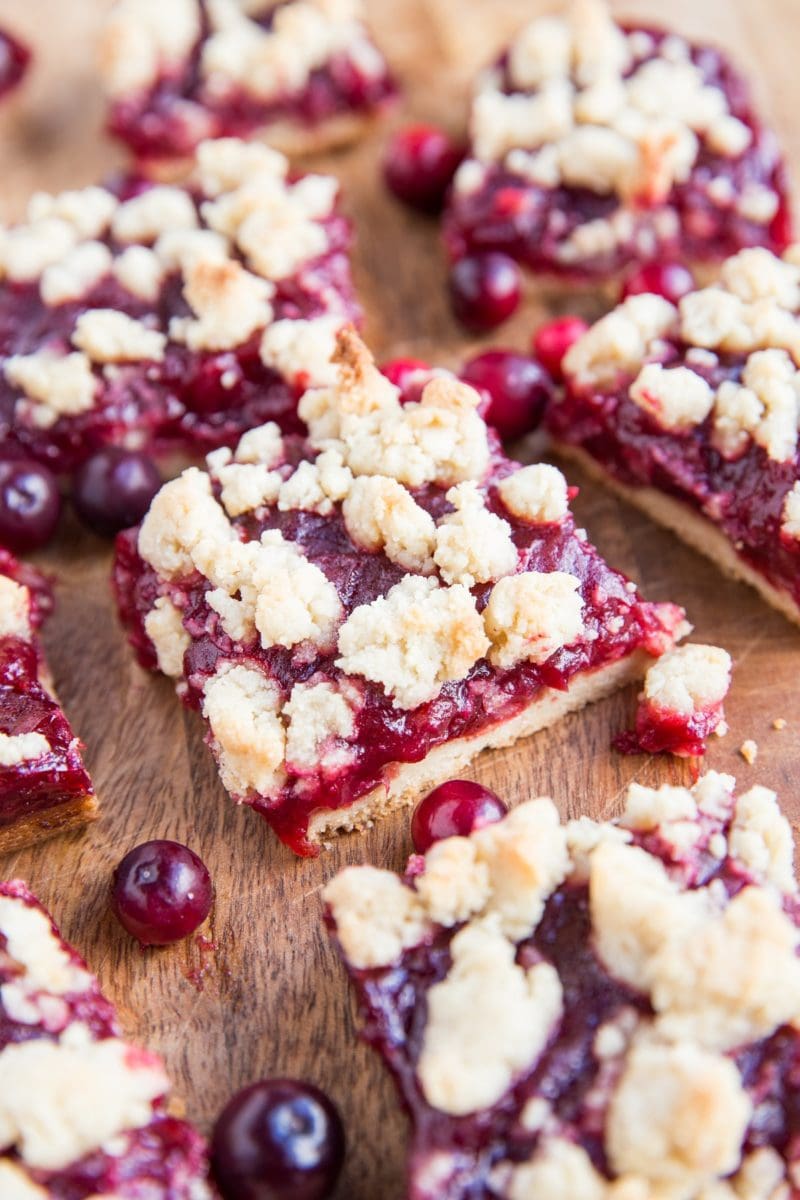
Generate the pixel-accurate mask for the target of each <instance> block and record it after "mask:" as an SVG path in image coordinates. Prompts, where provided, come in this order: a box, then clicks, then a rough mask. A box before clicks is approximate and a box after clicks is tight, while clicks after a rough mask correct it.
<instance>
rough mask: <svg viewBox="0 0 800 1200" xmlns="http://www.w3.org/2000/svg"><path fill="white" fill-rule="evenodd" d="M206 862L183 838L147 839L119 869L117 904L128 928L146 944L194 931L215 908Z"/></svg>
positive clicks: (157, 943)
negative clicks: (180, 840) (184, 843)
mask: <svg viewBox="0 0 800 1200" xmlns="http://www.w3.org/2000/svg"><path fill="white" fill-rule="evenodd" d="M213 895H214V890H213V887H212V885H211V876H210V875H209V873H208V870H207V868H206V865H205V863H204V862H203V861H202V859H200V858H198V857H197V855H196V854H195V853H194V851H193V850H190V849H189V847H188V846H182V845H181V844H180V842H166V841H156V842H143V843H142V844H141V846H136V847H135V849H133V850H131V851H130V852H129V853H128V854H126V855H125V857H124V858H123V860H122V862H121V863H120V864H119V866H118V867H117V869H116V871H115V872H114V880H113V883H112V887H111V903H112V906H113V908H114V911H115V912H116V914H117V917H118V918H119V922H120V924H121V925H122V927H123V929H126V930H127V931H128V933H129V934H131V936H132V937H135V938H137V939H138V940H139V941H140V942H141V943H142V945H143V946H168V945H169V944H170V943H171V942H177V941H180V939H181V938H185V937H188V936H189V934H190V933H194V931H195V929H197V927H198V925H202V923H203V921H205V919H206V917H207V916H208V914H209V912H210V910H211V901H212V899H213Z"/></svg>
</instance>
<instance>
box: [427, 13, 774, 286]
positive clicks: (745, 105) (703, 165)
mask: <svg viewBox="0 0 800 1200" xmlns="http://www.w3.org/2000/svg"><path fill="white" fill-rule="evenodd" d="M628 32H634V31H633V30H628ZM641 32H645V33H646V34H647V35H648V36H649V37H651V38H652V39H653V50H652V51H651V53H650V54H649V55H647V56H645V57H642V58H640V59H638V60H637V62H636V64H635V65H636V66H640V65H641V63H642V62H645V61H647V59H649V58H653V57H655V56H656V55H657V53H658V47H659V46H660V44H661V43H662V42H663V40H664V39H665V37H667V36H668V35H667V34H666V33H664V32H663V31H660V30H654V29H646V30H644V31H641ZM690 52H691V61H692V62H693V63H695V64H696V65H697V66H698V67H699V68H700V70H701V71H702V72H703V75H704V77H705V81H706V83H708V84H711V85H712V86H715V87H718V88H719V89H720V90H721V91H723V92H724V94H725V97H726V99H727V102H728V107H729V110H730V112H731V113H732V115H733V116H735V117H737V118H738V119H739V120H741V121H743V122H744V123H745V124H746V125H747V126H748V128H749V129H750V131H751V133H752V143H751V146H750V148H749V149H748V150H747V151H746V153H745V154H743V155H742V156H741V157H740V158H738V159H729V158H724V157H722V156H720V155H718V154H715V153H712V152H711V150H710V149H709V148H708V147H706V146H702V147H701V150H700V153H699V155H698V157H697V160H696V162H695V164H694V167H693V168H692V171H691V174H690V175H689V178H688V179H687V180H686V181H685V182H684V183H680V184H677V185H675V186H674V187H673V189H672V191H671V192H670V195H669V196H668V198H667V200H666V201H665V203H663V204H659V205H654V206H652V207H650V208H644V207H642V208H640V209H638V210H637V211H636V213H635V214H634V216H635V222H636V224H637V225H638V226H639V228H640V229H641V227H642V225H644V227H645V228H646V229H647V230H648V233H649V236H650V239H651V240H652V243H653V244H652V253H646V254H643V253H642V250H641V248H640V246H639V245H637V237H635V236H632V237H631V239H630V240H629V241H628V242H625V241H622V242H620V243H617V245H616V246H615V247H614V248H613V249H609V250H608V251H607V252H605V253H598V254H597V255H596V256H594V257H590V258H583V259H581V260H579V261H578V262H576V263H574V264H569V265H566V264H565V263H564V262H563V260H562V259H560V258H559V253H558V252H559V249H560V247H561V246H562V245H563V243H564V242H565V241H566V240H567V239H568V238H569V237H570V236H571V234H573V233H574V232H575V230H576V229H577V228H578V227H579V226H581V225H584V224H586V223H587V222H589V221H594V220H597V219H601V218H605V219H608V218H610V217H611V216H613V215H614V213H615V212H617V211H618V210H619V209H620V207H621V206H620V202H619V200H618V199H617V198H616V197H614V196H601V195H598V194H596V193H594V192H591V191H589V190H587V189H585V188H577V187H566V186H559V187H554V188H547V187H542V186H540V185H537V184H535V183H533V182H532V181H531V180H530V179H526V178H524V177H523V176H521V175H519V174H514V173H513V172H512V171H510V170H508V169H507V168H506V167H504V166H503V165H502V164H498V165H494V166H491V167H489V168H488V173H487V175H486V178H485V181H484V182H483V184H482V185H481V186H480V187H479V188H478V189H477V190H476V191H470V192H461V193H459V192H458V190H457V189H456V190H455V191H453V192H452V193H451V199H450V204H449V208H448V210H447V212H446V214H445V221H444V236H445V243H446V245H447V249H448V251H449V253H450V256H451V258H453V259H461V258H463V257H464V256H465V255H467V254H474V253H477V252H484V251H489V250H496V251H502V252H503V253H504V254H508V255H510V256H511V257H512V258H515V259H517V260H518V261H519V262H521V263H523V264H524V265H526V266H527V267H529V268H531V269H532V270H534V271H537V272H548V273H552V274H556V275H561V276H565V277H569V278H577V279H585V278H592V277H600V276H605V275H612V274H616V273H618V272H619V271H621V270H622V269H624V268H625V267H628V266H630V265H631V264H635V263H638V262H641V261H647V260H648V259H650V258H655V257H657V258H659V259H668V260H674V261H677V262H680V261H709V260H718V259H722V258H725V257H727V256H729V255H730V254H733V253H735V252H736V251H737V250H740V249H742V248H743V247H744V246H766V247H768V248H769V249H773V250H775V251H777V252H779V251H781V250H783V249H785V248H786V246H787V245H788V244H789V243H790V241H791V240H792V233H791V215H790V209H789V201H788V194H787V180H786V171H785V167H784V164H783V161H782V159H781V156H780V151H779V148H778V144H777V141H776V139H775V137H774V135H773V134H772V133H771V132H770V131H769V130H767V129H765V128H764V127H763V126H762V124H761V122H760V121H759V119H758V117H757V116H756V115H755V113H754V111H753V107H752V104H751V100H750V96H749V90H748V87H747V85H746V82H745V81H744V79H743V78H742V77H741V76H740V75H739V73H738V72H737V71H736V70H735V68H734V67H733V66H732V65H731V63H730V62H729V61H728V60H727V59H726V57H725V56H724V55H723V54H722V53H721V52H720V51H718V50H716V49H715V48H713V47H708V46H691V47H690ZM632 69H633V68H632ZM499 70H500V71H501V72H503V73H504V77H505V86H506V89H507V90H511V89H510V80H509V78H508V72H507V60H506V59H505V58H504V59H502V60H501V61H500V64H499ZM717 178H723V179H727V180H728V181H729V183H730V188H731V194H732V195H733V196H739V195H741V194H742V191H743V189H744V187H745V186H746V185H747V184H753V183H757V184H760V185H762V186H764V187H767V188H769V189H770V190H771V191H773V192H774V193H775V194H776V196H777V198H778V201H779V205H778V210H777V212H776V214H775V216H774V217H773V219H772V221H771V222H770V224H769V225H759V224H757V223H756V222H754V221H752V220H749V219H747V218H746V217H745V216H743V215H740V214H739V213H738V212H737V210H736V208H735V207H733V206H732V205H728V206H725V205H722V204H719V203H715V202H714V201H713V199H712V198H711V196H710V195H709V192H708V184H709V182H710V180H712V179H717ZM667 210H672V211H673V212H674V213H675V214H676V216H677V223H676V229H677V230H678V232H676V233H673V234H670V233H666V234H665V233H664V231H663V230H659V228H658V227H659V225H660V222H659V221H658V216H659V214H663V213H664V212H665V211H667Z"/></svg>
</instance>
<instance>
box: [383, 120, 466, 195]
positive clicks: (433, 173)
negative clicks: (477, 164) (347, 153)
mask: <svg viewBox="0 0 800 1200" xmlns="http://www.w3.org/2000/svg"><path fill="white" fill-rule="evenodd" d="M463 157H464V149H463V147H462V146H459V145H458V144H457V143H456V142H454V141H453V139H452V138H450V137H448V135H447V134H446V133H444V132H443V130H441V129H436V128H435V127H434V126H432V125H409V127H408V128H407V129H401V130H400V131H399V132H398V133H396V134H395V135H394V137H393V138H392V139H391V141H390V142H389V146H388V148H387V151H386V155H385V157H384V160H383V174H384V178H385V180H386V183H387V186H388V187H389V189H390V190H391V191H392V192H394V194H395V196H397V198H398V200H402V201H403V203H404V204H408V205H410V206H411V208H417V209H419V210H420V211H421V212H427V213H436V212H440V211H441V208H442V205H443V204H444V198H445V194H446V192H447V189H448V187H449V186H450V183H451V181H452V178H453V176H454V175H455V173H456V170H457V168H458V165H459V163H460V162H461V160H462V158H463Z"/></svg>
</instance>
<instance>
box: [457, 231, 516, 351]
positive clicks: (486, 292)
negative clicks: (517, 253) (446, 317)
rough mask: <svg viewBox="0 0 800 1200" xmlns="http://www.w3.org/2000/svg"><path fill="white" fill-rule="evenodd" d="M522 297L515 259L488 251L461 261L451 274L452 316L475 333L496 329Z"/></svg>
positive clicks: (471, 255)
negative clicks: (453, 314)
mask: <svg viewBox="0 0 800 1200" xmlns="http://www.w3.org/2000/svg"><path fill="white" fill-rule="evenodd" d="M521 297H522V282H521V276H520V270H519V267H518V266H517V264H516V263H515V262H514V260H513V258H509V257H508V255H507V254H499V253H498V252H497V251H494V250H489V251H486V252H485V253H481V254H469V255H467V257H466V258H462V259H460V260H459V261H458V262H457V263H456V264H455V266H454V267H453V269H452V271H451V272H450V298H451V301H452V305H453V312H454V313H455V315H456V317H457V318H458V320H459V321H460V322H461V324H462V325H465V326H466V328H467V329H470V330H472V331H473V332H475V333H480V332H481V331H482V330H485V329H494V328H495V326H497V325H500V324H502V322H503V321H505V319H506V318H507V317H510V316H511V314H512V313H513V312H514V310H515V309H516V307H517V305H518V304H519V302H520V299H521Z"/></svg>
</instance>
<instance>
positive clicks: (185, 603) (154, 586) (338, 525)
mask: <svg viewBox="0 0 800 1200" xmlns="http://www.w3.org/2000/svg"><path fill="white" fill-rule="evenodd" d="M508 470H509V467H508V463H507V460H506V459H504V458H502V457H501V456H499V455H498V456H497V457H496V459H495V462H494V466H493V469H492V473H491V475H490V477H489V484H490V489H489V494H488V498H487V503H488V506H489V507H490V508H492V509H494V511H496V512H497V513H498V514H499V515H502V516H503V517H504V518H505V519H506V520H509V523H510V524H511V527H512V532H513V537H514V541H515V543H516V545H517V547H518V548H519V550H520V551H521V552H522V567H521V569H524V570H539V571H553V570H560V571H567V572H570V573H572V574H573V575H575V576H577V577H578V578H579V579H580V581H581V593H582V596H583V600H584V622H585V626H586V633H585V636H584V637H583V638H582V639H581V640H580V641H579V642H577V643H576V644H575V645H573V646H569V647H564V648H563V649H561V650H559V651H558V652H557V653H556V654H554V655H553V656H552V657H551V658H550V659H549V660H548V661H547V662H546V663H544V664H542V665H534V664H533V663H529V662H524V663H521V664H519V665H517V666H516V667H514V668H512V669H510V670H502V671H501V670H499V669H497V668H495V667H492V666H491V665H490V664H489V662H488V661H487V660H486V659H480V660H479V661H478V662H477V663H476V664H475V666H474V667H473V668H472V669H471V670H470V672H469V673H468V675H467V676H466V678H464V679H462V680H458V681H456V682H450V683H446V684H445V685H444V686H443V688H442V690H441V692H440V693H439V695H438V696H437V697H436V698H435V699H434V700H432V701H430V702H429V703H427V704H423V705H421V706H420V707H419V708H416V709H412V710H410V711H409V710H403V709H399V708H395V707H393V705H392V703H391V701H390V700H389V699H387V697H386V696H385V694H384V692H383V690H382V688H380V687H379V686H378V685H377V684H372V683H369V682H367V681H366V680H360V681H359V683H360V686H361V692H362V701H363V703H362V707H361V708H360V710H359V712H358V714H357V717H356V730H355V734H354V736H353V739H352V747H351V750H352V756H351V759H350V761H349V762H348V765H347V766H346V768H344V769H343V770H342V769H340V770H339V772H338V773H332V774H329V775H327V776H314V777H304V778H299V777H291V776H290V777H289V779H288V780H287V782H286V784H285V786H284V787H283V789H282V791H281V794H280V795H279V796H278V798H277V799H275V798H273V799H269V800H267V799H265V798H260V797H258V796H256V797H253V798H248V799H247V803H249V804H251V805H252V807H253V808H255V809H256V810H257V811H259V812H261V813H262V815H263V816H264V817H265V818H266V819H267V821H268V822H269V824H270V825H271V826H272V827H273V829H274V830H275V831H276V833H277V834H278V836H279V837H280V838H281V840H282V841H284V842H286V843H287V844H288V845H289V846H291V847H292V849H293V850H295V851H296V852H297V853H299V854H312V853H316V852H317V848H316V847H315V846H314V845H312V844H311V843H310V842H309V840H308V837H307V832H308V825H309V821H310V819H311V817H312V815H313V814H314V813H315V812H317V811H319V810H320V809H331V808H343V807H346V806H348V805H350V804H352V803H353V802H354V801H355V800H357V799H359V798H360V797H361V796H364V795H366V794H367V793H368V792H369V791H371V790H372V789H373V788H374V787H376V786H377V785H378V784H379V783H380V781H381V778H382V774H383V772H384V770H385V769H386V768H387V767H388V766H389V764H391V763H395V762H400V763H408V762H420V761H421V760H422V759H423V758H425V756H426V755H427V754H428V753H429V752H430V751H431V750H432V749H433V748H434V747H435V746H438V745H441V744H442V743H443V742H446V741H449V740H451V739H454V738H459V737H466V736H469V735H470V734H477V733H479V732H481V731H484V730H486V729H489V728H491V727H492V726H495V725H497V724H498V723H499V722H502V721H507V720H509V719H510V718H512V717H514V716H515V715H516V714H517V713H519V712H520V711H521V710H522V709H523V708H524V707H525V706H526V705H527V704H529V703H530V702H531V701H532V700H533V699H535V698H536V696H537V695H539V694H540V693H541V692H542V691H543V689H545V688H555V689H557V690H559V691H566V690H567V688H568V687H569V684H570V680H571V679H572V678H573V677H574V676H575V675H576V674H578V673H579V672H584V671H593V670H597V669H599V668H600V667H603V666H607V665H608V664H610V663H612V662H615V661H617V660H618V659H620V658H623V657H624V656H626V655H628V654H630V653H632V652H633V651H634V650H637V649H642V648H644V649H647V650H650V651H651V652H652V653H658V652H659V650H660V649H661V648H662V647H663V640H662V639H663V638H664V634H665V632H666V631H667V627H669V629H670V631H672V630H674V627H675V625H677V623H678V622H679V620H680V619H681V618H680V613H679V610H677V609H672V608H671V607H669V606H668V607H667V608H666V609H665V608H664V607H663V606H653V605H649V604H646V603H644V602H642V601H641V600H639V599H638V598H637V597H636V596H635V595H631V593H630V592H629V591H628V587H627V584H626V580H625V579H624V577H623V576H621V575H619V574H618V573H617V572H615V571H613V570H612V569H611V568H610V567H608V566H607V564H606V563H605V562H604V561H603V559H602V558H601V556H600V555H599V553H598V552H597V551H596V550H595V549H594V547H592V546H591V545H590V544H589V543H588V542H586V541H584V540H582V539H580V538H579V537H577V536H576V534H575V528H574V523H573V520H572V518H571V517H567V518H566V519H565V520H564V521H563V523H561V524H560V525H556V524H553V525H539V526H533V525H528V524H526V523H524V522H522V521H517V520H515V519H514V518H511V517H510V515H509V514H508V513H507V512H506V510H505V509H504V508H503V507H502V505H501V504H500V502H499V501H498V500H497V498H496V495H495V493H494V491H493V490H492V485H494V484H496V483H497V482H499V479H500V478H502V476H504V475H506V474H508ZM414 497H415V499H416V500H417V502H418V503H419V504H421V505H422V506H423V507H425V508H427V509H428V511H430V512H431V513H432V515H434V516H439V515H441V514H442V513H443V512H444V511H446V510H447V509H448V507H449V506H448V504H447V502H446V500H445V499H444V495H443V494H442V492H441V491H439V490H438V489H436V488H432V487H431V488H425V489H422V490H420V491H418V492H415V493H414ZM237 523H238V524H239V526H240V529H241V530H242V531H243V533H244V534H245V535H246V537H247V538H248V539H250V538H257V537H258V536H260V534H261V532H262V531H263V530H264V529H265V528H273V529H275V528H277V529H279V530H280V531H281V533H282V534H283V536H284V537H285V538H287V539H288V540H290V541H293V542H296V543H297V544H298V545H299V546H300V547H302V550H303V552H304V554H305V555H306V557H307V558H308V559H309V560H310V561H311V562H312V563H315V564H316V565H317V566H318V567H319V568H320V569H321V570H322V571H323V572H324V574H325V575H326V576H327V578H328V579H329V580H330V581H331V582H332V583H333V584H334V585H335V586H336V588H337V591H338V594H339V598H340V600H341V602H342V606H343V608H344V610H345V613H346V614H349V613H350V612H352V610H353V609H354V608H355V607H356V606H357V605H360V604H366V603H370V602H371V601H372V600H374V599H376V598H377V597H378V596H380V595H384V594H385V593H386V592H387V591H388V590H389V589H390V588H391V587H392V586H393V585H394V584H395V583H397V582H398V581H399V580H400V578H402V576H403V574H404V572H403V571H402V570H401V569H400V568H398V567H397V566H395V565H394V564H392V563H391V562H390V561H389V560H388V559H387V558H386V557H385V556H384V555H383V554H382V553H372V554H370V553H367V552H365V551H364V550H363V548H361V547H359V546H356V545H355V544H354V543H353V542H351V540H350V538H349V537H348V535H347V533H346V530H345V527H344V522H343V520H342V518H341V516H340V515H339V514H334V515H332V516H330V517H320V516H318V515H316V514H314V513H310V512H303V511H293V512H279V511H277V510H274V511H271V512H270V513H269V514H268V516H267V518H266V519H265V520H264V521H263V522H258V521H256V520H254V519H253V518H252V516H251V517H245V518H241V519H240V521H239V522H237ZM136 539H137V531H136V530H130V531H128V532H126V533H123V534H121V535H120V536H119V538H118V540H117V560H116V565H115V571H114V582H115V587H116V593H117V600H118V604H119V608H120V613H121V616H122V620H123V623H124V624H125V625H126V626H127V628H128V630H129V633H130V637H131V641H132V644H133V646H134V648H135V649H136V652H137V654H138V656H139V659H140V661H141V662H142V663H143V665H145V666H148V667H151V668H152V667H154V666H155V661H154V656H153V649H152V645H151V643H150V641H149V639H148V638H147V636H146V634H145V631H144V619H145V616H146V615H147V613H148V612H149V611H150V609H151V608H152V607H153V604H154V601H155V598H156V596H157V594H158V581H157V579H156V576H155V574H154V572H153V571H152V570H151V568H150V567H148V566H147V565H146V564H145V563H143V562H142V560H141V559H140V558H139V555H138V553H137V550H136ZM208 587H209V585H208V583H207V581H206V580H204V579H202V578H201V577H200V576H195V577H193V578H190V579H186V580H182V581H180V582H179V583H176V584H175V594H176V597H178V596H179V597H180V600H181V607H182V608H183V615H184V625H185V627H186V629H187V631H188V632H189V634H190V635H191V639H192V642H191V645H190V647H189V649H188V651H187V653H186V657H185V660H184V673H185V676H186V680H187V686H186V687H185V688H182V689H181V690H182V693H183V698H184V700H185V702H186V703H187V704H189V705H190V706H191V707H195V708H197V707H199V706H200V704H201V701H202V695H203V687H204V685H205V683H206V682H207V680H208V679H209V677H210V676H211V675H212V674H213V673H214V672H215V669H216V667H217V664H218V662H219V661H220V660H221V659H225V660H236V661H242V662H248V661H250V662H254V663H256V664H257V665H258V666H260V667H262V668H263V669H266V671H267V672H268V674H269V675H270V676H271V677H272V678H273V679H275V680H276V682H277V683H278V684H279V686H280V687H281V689H282V690H283V691H284V692H285V694H286V695H287V696H288V693H289V691H290V690H291V688H292V686H293V685H294V684H295V683H297V682H303V681H305V680H308V679H309V678H311V676H312V675H314V674H315V673H316V672H323V673H324V674H325V676H326V677H328V678H330V679H332V680H336V679H338V678H340V677H341V672H340V671H339V669H338V668H337V667H336V666H335V665H334V660H335V658H336V651H335V650H332V651H330V652H328V653H321V652H320V651H318V650H314V651H313V652H309V650H308V648H307V647H303V648H302V649H301V650H299V651H298V652H297V653H294V654H293V653H292V652H290V651H288V650H285V649H283V648H281V647H273V648H270V649H268V650H264V649H262V648H261V647H260V645H259V644H258V643H256V642H253V643H251V644H248V645H246V646H245V645H241V644H235V643H233V642H232V641H231V640H230V638H229V637H228V636H227V635H226V634H225V633H224V632H223V631H222V629H221V627H220V625H219V619H218V617H217V615H216V614H215V613H214V611H213V610H212V609H211V607H210V606H209V605H208V603H207V601H206V591H207V590H208ZM490 590H491V588H490V585H481V586H479V587H477V588H476V589H474V595H475V597H476V601H477V605H478V608H479V610H480V609H482V608H483V607H484V606H485V604H486V602H487V600H488V596H489V592H490Z"/></svg>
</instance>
